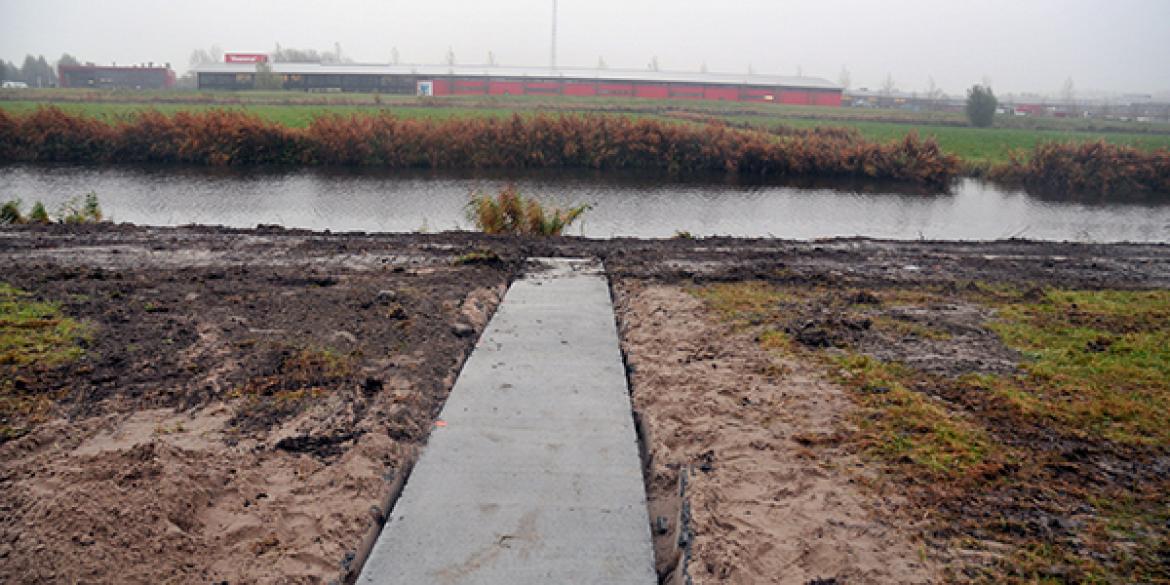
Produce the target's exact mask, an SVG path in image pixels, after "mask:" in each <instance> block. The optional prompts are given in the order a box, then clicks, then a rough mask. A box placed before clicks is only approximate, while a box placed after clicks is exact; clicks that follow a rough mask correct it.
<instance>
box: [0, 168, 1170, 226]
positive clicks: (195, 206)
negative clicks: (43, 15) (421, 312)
mask: <svg viewBox="0 0 1170 585" xmlns="http://www.w3.org/2000/svg"><path fill="white" fill-rule="evenodd" d="M508 183H512V184H515V185H516V186H517V187H518V188H519V189H520V190H521V191H522V192H523V193H525V194H528V195H534V196H537V197H539V198H541V199H543V200H546V201H551V202H556V203H558V204H562V205H568V204H573V203H589V204H591V205H592V206H593V209H592V210H590V211H589V212H588V213H587V214H586V216H585V218H584V221H583V222H582V223H580V224H579V225H575V226H573V228H572V229H571V232H572V233H573V234H583V235H586V236H592V237H602V238H605V237H615V236H635V237H648V238H662V237H670V236H673V235H674V234H675V233H677V232H689V233H691V234H692V235H695V236H707V235H732V236H749V237H754V236H765V237H767V236H774V237H780V238H795V239H812V238H823V237H832V236H869V237H875V238H894V239H918V238H927V239H941V240H988V239H1001V238H1011V237H1021V238H1032V239H1043V240H1074V241H1092V242H1113V241H1134V242H1170V199H1167V198H1164V199H1162V200H1153V201H1139V202H1125V203H1099V202H1092V201H1083V200H1081V201H1077V200H1069V199H1067V198H1064V197H1060V196H1056V197H1053V196H1045V197H1037V196H1034V195H1029V194H1027V193H1025V192H1022V191H1011V190H1003V189H1000V188H997V187H996V186H994V185H989V184H986V183H983V182H981V181H977V180H973V179H965V180H963V181H961V182H959V183H958V184H957V185H956V186H955V187H954V188H953V189H951V191H950V192H949V193H944V194H939V193H928V192H914V191H908V190H907V188H906V186H902V185H890V184H859V183H841V182H836V183H804V184H797V185H794V184H777V183H760V182H750V181H743V180H727V179H723V178H712V177H707V178H703V179H695V178H691V179H688V180H680V179H677V178H670V177H646V176H641V177H638V176H631V175H626V174H614V173H596V172H555V173H550V172H541V173H526V174H519V175H510V176H508V175H500V174H491V173H477V174H466V173H464V174H434V173H402V172H394V173H391V172H386V171H372V170H364V169H359V170H350V169H293V170H290V169H275V170H274V169H245V170H241V169H209V168H204V167H176V166H160V167H128V166H104V167H92V166H44V165H9V166H0V199H5V200H6V199H12V198H20V199H23V200H24V201H25V204H26V209H27V207H28V206H29V205H31V203H32V201H34V200H41V201H44V202H45V204H46V205H47V206H48V207H49V209H50V210H53V209H54V208H55V207H57V206H59V205H60V204H61V203H62V202H64V201H66V200H68V199H69V198H71V197H78V196H81V195H84V194H85V193H88V192H90V191H93V192H95V193H97V194H98V197H99V198H100V200H101V204H102V207H103V209H104V210H105V212H106V214H107V215H108V216H110V217H112V218H113V219H114V220H116V221H128V222H133V223H138V224H149V225H181V224H189V223H201V224H219V225H226V226H233V227H254V226H255V225H257V224H261V223H263V224H280V225H284V226H288V227H300V228H309V229H315V230H324V229H330V230H333V231H391V232H411V231H420V230H426V231H441V230H448V229H468V228H470V225H471V224H470V222H469V221H468V220H467V218H466V215H465V209H464V207H465V204H466V202H467V198H468V195H469V193H471V192H473V191H477V190H481V191H486V192H494V191H495V190H498V189H499V188H501V187H502V186H504V185H506V184H508Z"/></svg>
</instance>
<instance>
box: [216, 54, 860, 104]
mask: <svg viewBox="0 0 1170 585" xmlns="http://www.w3.org/2000/svg"><path fill="white" fill-rule="evenodd" d="M257 63H265V61H261V60H259V59H258V58H257V56H256V55H254V54H233V53H229V54H228V55H226V56H225V62H224V63H219V64H214V65H205V66H202V67H199V68H197V69H196V70H195V71H194V73H195V75H196V77H197V78H198V85H199V88H200V89H219V90H222V89H239V90H244V89H254V88H255V87H256V76H257V75H258V74H261V75H275V76H277V78H278V80H279V84H280V86H281V87H282V88H284V89H286V90H300V91H355V92H380V93H393V94H412V95H423V96H449V95H541V96H552V95H566V96H577V97H591V96H598V97H637V98H651V99H659V100H668V99H680V100H717V101H733V102H772V103H782V104H800V105H813V106H840V105H841V88H840V87H839V86H837V85H836V84H834V83H832V82H829V81H826V80H824V79H820V78H816V77H784V76H772V75H735V74H725V73H684V72H677V71H636V70H619V69H583V68H573V67H563V68H556V69H551V68H538V67H499V66H466V65H463V66H460V65H348V64H346V65H329V64H320V63H272V64H270V65H265V66H264V69H267V71H260V72H258V71H257Z"/></svg>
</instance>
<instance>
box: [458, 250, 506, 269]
mask: <svg viewBox="0 0 1170 585" xmlns="http://www.w3.org/2000/svg"><path fill="white" fill-rule="evenodd" d="M451 263H452V264H454V265H455V266H471V265H477V264H482V265H487V266H499V265H501V264H503V263H504V261H503V260H502V259H501V258H500V255H499V254H496V252H495V251H494V250H486V249H479V250H472V251H470V252H468V253H466V254H460V255H459V256H457V257H456V258H455V259H454V260H452V261H451Z"/></svg>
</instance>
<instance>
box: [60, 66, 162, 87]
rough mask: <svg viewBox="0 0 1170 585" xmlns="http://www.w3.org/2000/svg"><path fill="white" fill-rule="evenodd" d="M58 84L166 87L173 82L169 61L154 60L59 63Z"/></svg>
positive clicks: (70, 85) (64, 85)
mask: <svg viewBox="0 0 1170 585" xmlns="http://www.w3.org/2000/svg"><path fill="white" fill-rule="evenodd" d="M57 76H58V78H59V80H60V84H61V87H92V88H106V89H111V88H118V89H167V88H170V87H172V86H174V85H175V72H174V71H171V66H170V64H169V63H168V64H166V65H164V66H162V67H156V66H155V65H154V64H153V63H150V64H146V65H132V66H128V67H119V66H117V65H94V64H93V63H88V64H85V65H61V66H59V67H57Z"/></svg>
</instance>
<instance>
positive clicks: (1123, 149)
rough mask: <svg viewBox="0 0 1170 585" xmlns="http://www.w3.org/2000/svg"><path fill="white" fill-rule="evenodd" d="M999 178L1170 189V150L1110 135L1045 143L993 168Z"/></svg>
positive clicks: (1083, 188)
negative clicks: (1147, 148)
mask: <svg viewBox="0 0 1170 585" xmlns="http://www.w3.org/2000/svg"><path fill="white" fill-rule="evenodd" d="M988 176H989V178H991V179H992V180H994V181H999V182H1004V183H1010V184H1018V185H1024V186H1026V187H1029V188H1032V189H1041V190H1045V191H1059V192H1074V193H1095V194H1102V195H1110V194H1118V195H1134V194H1138V195H1140V194H1147V193H1157V194H1164V195H1170V150H1167V149H1164V148H1163V149H1159V150H1155V151H1152V152H1144V151H1141V150H1138V149H1136V148H1132V147H1129V146H1118V145H1115V144H1109V143H1107V142H1105V141H1104V140H1101V141H1097V142H1085V143H1057V142H1052V143H1045V144H1041V145H1039V146H1037V147H1036V148H1035V149H1034V150H1033V151H1032V152H1031V153H1030V154H1029V155H1027V156H1025V155H1022V154H1019V153H1016V154H1013V155H1012V157H1011V160H1010V161H1009V162H1008V163H1006V164H1003V165H999V166H997V167H994V168H992V169H991V172H990V173H989V175H988Z"/></svg>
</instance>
